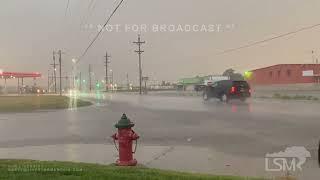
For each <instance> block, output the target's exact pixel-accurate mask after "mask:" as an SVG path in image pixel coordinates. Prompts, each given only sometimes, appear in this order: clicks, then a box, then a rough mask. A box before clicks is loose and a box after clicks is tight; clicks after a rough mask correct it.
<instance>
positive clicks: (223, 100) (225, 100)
mask: <svg viewBox="0 0 320 180" xmlns="http://www.w3.org/2000/svg"><path fill="white" fill-rule="evenodd" d="M219 99H220V101H221V102H223V103H228V102H229V97H228V95H227V94H222V95H221V96H220V98H219Z"/></svg>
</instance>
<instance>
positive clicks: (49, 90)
mask: <svg viewBox="0 0 320 180" xmlns="http://www.w3.org/2000/svg"><path fill="white" fill-rule="evenodd" d="M49 91H50V70H48V93H49Z"/></svg>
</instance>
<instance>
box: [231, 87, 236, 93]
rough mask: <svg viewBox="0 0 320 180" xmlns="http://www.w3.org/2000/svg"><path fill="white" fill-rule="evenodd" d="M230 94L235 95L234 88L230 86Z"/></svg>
mask: <svg viewBox="0 0 320 180" xmlns="http://www.w3.org/2000/svg"><path fill="white" fill-rule="evenodd" d="M230 93H231V94H234V93H236V87H234V86H232V87H231V90H230Z"/></svg>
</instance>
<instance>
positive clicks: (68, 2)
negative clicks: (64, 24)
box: [64, 0, 70, 17]
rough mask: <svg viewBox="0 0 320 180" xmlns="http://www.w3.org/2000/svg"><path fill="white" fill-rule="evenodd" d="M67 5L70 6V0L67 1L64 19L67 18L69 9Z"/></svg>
mask: <svg viewBox="0 0 320 180" xmlns="http://www.w3.org/2000/svg"><path fill="white" fill-rule="evenodd" d="M69 4H70V0H67V6H66V11H65V13H64V17H66V16H67V13H68V9H69Z"/></svg>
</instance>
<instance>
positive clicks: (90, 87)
mask: <svg viewBox="0 0 320 180" xmlns="http://www.w3.org/2000/svg"><path fill="white" fill-rule="evenodd" d="M91 74H92V69H91V64H89V91H90V92H91V90H92V86H91Z"/></svg>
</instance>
